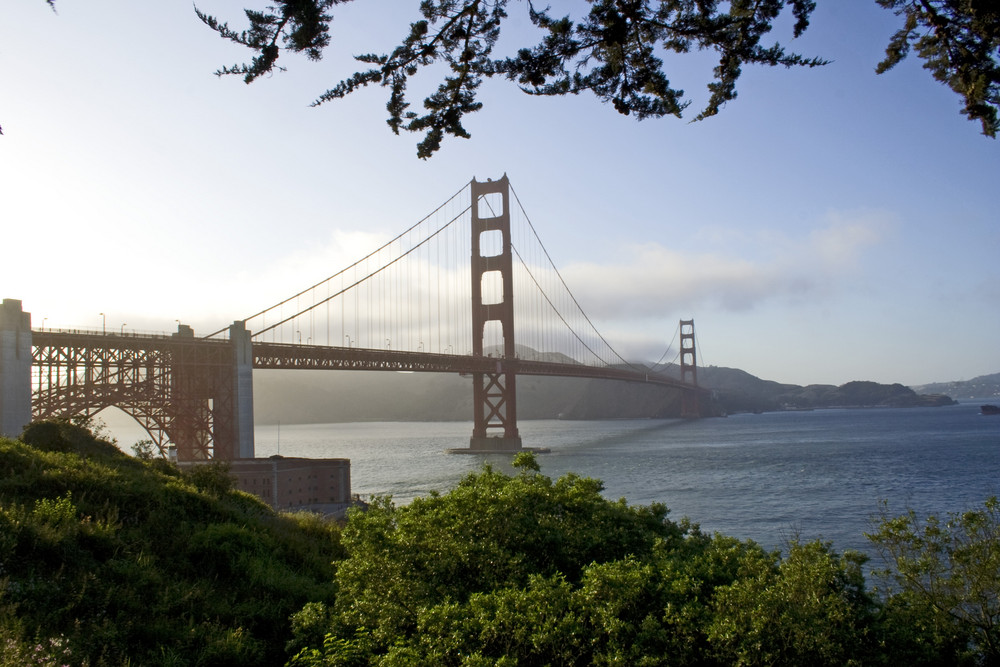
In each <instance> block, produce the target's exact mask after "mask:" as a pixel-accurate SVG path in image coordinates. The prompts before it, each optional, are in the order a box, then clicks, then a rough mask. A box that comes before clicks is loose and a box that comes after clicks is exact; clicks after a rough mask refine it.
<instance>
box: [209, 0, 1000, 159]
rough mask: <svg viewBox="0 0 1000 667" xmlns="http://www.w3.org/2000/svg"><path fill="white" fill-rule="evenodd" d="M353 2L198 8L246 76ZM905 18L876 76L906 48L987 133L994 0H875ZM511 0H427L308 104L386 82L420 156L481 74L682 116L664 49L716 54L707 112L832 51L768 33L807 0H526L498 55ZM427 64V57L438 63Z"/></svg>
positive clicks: (996, 20)
mask: <svg viewBox="0 0 1000 667" xmlns="http://www.w3.org/2000/svg"><path fill="white" fill-rule="evenodd" d="M347 1H349V0H275V1H274V4H273V5H272V6H270V7H269V8H268V9H267V10H265V11H256V10H250V9H247V10H245V13H246V18H247V21H248V22H249V25H250V27H249V28H248V29H246V30H242V31H236V30H233V29H231V28H230V27H229V25H228V24H227V23H224V22H220V21H219V20H218V19H216V18H215V17H214V16H210V15H207V14H204V13H202V12H200V11H199V12H198V15H199V17H200V18H201V20H202V21H204V22H205V24H207V25H208V26H209V27H210V28H212V29H213V30H215V31H217V32H218V33H219V34H220V35H221V36H222V37H224V38H226V39H229V40H231V41H233V42H236V43H238V44H241V45H243V46H246V47H248V48H250V49H251V50H252V51H253V52H255V53H256V55H255V56H254V58H253V59H252V60H251V61H250V62H249V63H243V64H237V65H233V66H227V67H223V68H221V69H220V70H219V71H218V74H221V75H225V74H236V75H240V76H242V77H243V79H244V80H245V81H246V82H247V83H250V82H252V81H253V80H255V79H257V78H258V77H260V76H261V75H263V74H266V73H269V72H272V71H274V70H275V69H281V68H280V67H278V66H277V60H278V57H279V55H280V53H281V50H282V49H285V50H287V51H290V52H300V53H305V54H306V55H307V56H308V57H309V58H311V59H319V58H320V57H322V52H323V49H324V48H325V47H326V46H327V45H328V44H329V43H330V24H331V21H332V20H333V16H332V13H331V10H332V9H333V6H334V5H337V4H342V3H344V2H347ZM876 1H877V2H878V4H879V5H881V6H882V7H884V8H886V9H891V10H893V11H895V13H896V14H898V15H900V16H901V17H902V18H903V21H904V25H903V27H902V28H900V30H899V31H898V32H896V34H895V35H894V36H893V37H892V39H891V41H890V43H889V45H888V47H887V49H886V57H885V59H884V60H883V61H882V62H881V63H879V64H878V67H877V69H876V71H878V72H879V73H882V72H885V71H886V70H888V69H890V68H892V67H893V66H894V65H896V64H897V63H898V62H899V61H900V60H902V59H903V58H905V57H906V55H907V54H908V53H909V51H910V49H911V47H912V48H915V49H916V52H917V54H918V56H919V57H920V58H922V59H923V60H924V61H925V63H924V67H926V68H927V69H928V70H930V71H931V73H932V74H933V76H934V77H935V78H936V79H937V80H938V81H941V82H943V83H945V84H946V85H948V86H949V87H950V88H951V89H952V90H954V91H955V92H957V93H958V94H959V95H961V96H962V97H963V99H964V100H965V109H964V112H965V114H966V115H967V116H968V117H969V118H970V119H975V120H979V121H980V122H981V123H982V126H983V133H984V134H986V135H988V136H991V137H994V138H995V137H996V132H997V127H998V124H997V123H998V121H997V105H998V102H1000V9H998V6H997V4H996V3H995V2H992V1H991V0H876ZM512 4H514V3H512V2H511V0H423V1H422V2H421V3H420V5H419V13H420V18H419V19H418V20H416V21H414V22H412V23H411V24H410V29H409V33H408V34H407V35H405V36H404V37H403V38H402V39H401V40H400V41H399V44H398V45H397V46H395V47H394V48H393V49H392V50H391V51H389V52H387V53H368V54H364V55H360V56H357V60H358V61H359V62H360V63H363V65H364V68H363V69H361V70H360V71H358V72H356V73H354V74H353V75H351V76H349V77H347V78H345V79H343V80H342V81H340V82H339V83H337V84H336V85H335V86H333V87H332V88H330V89H329V90H327V91H326V92H324V93H322V94H321V95H320V96H319V97H318V98H317V99H316V101H315V102H314V105H319V104H322V103H324V102H327V101H330V100H334V99H338V98H343V97H346V96H347V95H350V94H351V93H353V92H355V91H357V90H358V89H360V88H364V87H367V86H371V85H377V86H382V87H385V88H388V89H389V101H388V103H387V105H386V109H387V110H388V112H389V117H388V119H387V122H388V124H389V126H390V127H391V128H392V130H393V132H395V133H397V134H398V133H399V132H400V131H401V130H406V131H410V132H417V133H422V134H423V135H424V136H423V139H422V141H420V142H419V144H418V145H417V155H418V156H419V157H422V158H427V157H430V156H431V155H433V154H434V153H435V152H436V151H437V150H438V149H439V148H440V147H441V141H442V139H443V138H444V136H445V135H446V134H448V135H452V136H455V137H462V138H468V137H469V133H468V131H467V130H466V129H465V127H464V126H463V119H464V117H465V115H466V114H469V113H472V112H475V111H478V110H479V109H481V108H482V103H481V102H479V101H478V98H477V94H478V90H479V87H480V85H481V84H482V82H483V81H484V80H485V79H488V78H502V79H506V80H508V81H511V82H513V83H515V84H516V85H517V86H518V87H520V89H521V90H523V91H524V92H526V93H529V94H532V95H565V94H579V93H583V92H590V93H592V94H594V95H595V96H597V98H598V99H600V100H601V101H602V102H607V103H610V104H612V105H613V106H614V108H615V109H616V110H617V111H619V112H620V113H622V114H625V115H634V116H635V117H636V118H638V119H643V118H649V117H661V116H676V117H678V118H679V117H681V115H682V113H683V112H684V110H685V109H686V108H687V106H688V105H689V104H690V100H688V99H687V97H686V96H685V93H684V91H683V90H681V89H679V88H677V87H676V86H674V85H672V84H671V83H670V77H669V75H668V71H667V68H666V65H665V63H664V58H665V57H668V56H670V55H672V54H685V53H689V52H691V51H693V50H698V51H710V52H714V53H715V55H716V57H717V64H716V66H715V68H714V70H713V79H712V80H711V81H710V82H709V83H708V91H709V98H708V101H707V102H706V103H705V106H704V108H703V109H701V110H700V111H699V112H698V113H697V114H696V115H695V116H694V120H702V119H705V118H707V117H709V116H713V115H715V114H717V113H718V112H719V110H720V109H721V108H722V106H723V105H724V104H725V103H726V102H729V101H731V100H733V99H735V98H736V94H737V91H736V84H737V81H738V80H739V77H740V75H741V73H742V70H743V67H744V66H745V65H770V66H775V65H783V66H785V67H793V66H805V67H815V66H818V65H823V64H826V62H827V61H825V60H823V59H821V58H817V57H811V58H810V57H804V56H801V55H799V54H796V53H792V52H789V51H786V50H785V48H784V47H782V46H781V45H780V44H778V43H777V42H774V43H770V44H768V43H765V42H764V40H765V38H766V37H768V35H769V34H770V33H771V30H772V28H773V26H774V23H775V20H776V19H777V18H778V17H779V16H780V15H781V14H782V12H784V11H786V10H789V11H790V12H791V14H792V17H793V18H794V27H793V33H792V36H793V37H798V36H800V35H801V34H802V33H803V31H805V30H806V28H807V27H808V26H809V19H810V15H811V14H812V12H813V10H814V9H815V2H813V1H812V0H754V1H751V0H734V1H733V2H726V3H723V2H718V1H717V0H590V1H589V2H588V3H587V7H588V9H587V11H586V12H585V13H581V15H579V16H576V17H574V16H571V15H570V14H566V15H561V16H560V15H556V14H554V13H553V12H552V10H551V9H550V8H549V7H545V8H540V7H538V6H536V5H535V4H534V3H533V2H531V1H530V0H525V1H524V2H523V3H521V4H522V6H523V7H524V8H525V9H526V11H527V15H528V18H529V20H530V21H531V23H532V24H533V25H534V26H535V27H536V28H537V29H538V30H539V32H540V39H539V41H538V42H537V43H535V44H527V45H523V46H520V47H519V48H517V49H516V53H515V54H514V55H507V56H498V55H496V54H495V52H494V51H495V47H496V45H497V42H498V39H499V38H500V34H501V28H502V27H503V25H504V22H505V21H506V20H507V19H508V14H507V10H508V7H509V6H511V5H512ZM435 66H436V67H435ZM440 66H444V67H443V71H444V72H445V74H444V76H443V78H442V79H441V80H440V83H439V84H438V85H437V89H436V90H435V91H434V92H433V93H431V94H430V95H428V96H427V97H425V98H424V100H423V101H422V109H421V110H419V111H418V110H415V109H414V108H413V107H412V105H411V102H410V101H409V99H408V91H407V88H408V85H409V83H410V82H411V79H413V78H414V77H415V76H416V75H417V74H418V73H419V72H420V71H422V70H427V69H431V68H432V67H433V68H434V72H435V73H436V72H440V71H442V68H441V67H440Z"/></svg>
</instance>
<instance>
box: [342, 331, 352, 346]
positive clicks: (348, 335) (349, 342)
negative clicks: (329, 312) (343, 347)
mask: <svg viewBox="0 0 1000 667" xmlns="http://www.w3.org/2000/svg"><path fill="white" fill-rule="evenodd" d="M344 338H346V339H347V347H350V346H351V336H350V334H344Z"/></svg>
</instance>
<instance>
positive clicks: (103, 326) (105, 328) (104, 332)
mask: <svg viewBox="0 0 1000 667" xmlns="http://www.w3.org/2000/svg"><path fill="white" fill-rule="evenodd" d="M98 315H100V316H101V335H102V336H107V335H108V316H107V315H105V314H104V313H98Z"/></svg>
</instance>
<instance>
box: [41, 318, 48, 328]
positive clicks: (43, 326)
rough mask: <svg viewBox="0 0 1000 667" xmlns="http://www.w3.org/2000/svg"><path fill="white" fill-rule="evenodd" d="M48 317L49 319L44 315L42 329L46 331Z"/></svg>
mask: <svg viewBox="0 0 1000 667" xmlns="http://www.w3.org/2000/svg"><path fill="white" fill-rule="evenodd" d="M47 319H49V318H47V317H43V318H42V331H45V320H47Z"/></svg>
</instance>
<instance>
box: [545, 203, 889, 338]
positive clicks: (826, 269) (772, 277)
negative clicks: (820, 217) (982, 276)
mask: <svg viewBox="0 0 1000 667" xmlns="http://www.w3.org/2000/svg"><path fill="white" fill-rule="evenodd" d="M891 228H892V224H891V217H890V216H888V215H886V214H885V213H878V212H875V213H871V212H860V213H853V214H851V213H841V212H833V213H830V214H828V215H827V216H826V219H825V220H824V224H823V226H821V227H818V228H816V229H814V230H812V231H810V232H809V233H807V234H805V235H804V236H801V237H799V238H795V237H791V236H788V235H785V234H778V233H776V232H774V231H772V230H766V231H763V232H760V233H758V234H756V235H754V236H747V235H746V234H745V233H744V232H742V231H737V232H734V238H736V239H739V241H740V243H739V244H738V246H735V247H734V245H733V244H732V243H729V242H727V240H726V238H725V236H722V235H719V234H715V235H713V237H714V238H715V239H716V241H715V242H714V243H712V244H710V245H712V246H721V247H720V248H716V247H710V248H708V249H706V250H704V251H702V252H681V251H678V250H674V249H671V248H667V247H665V246H663V245H662V244H660V243H656V242H650V243H644V244H633V245H626V246H623V247H622V248H621V250H620V251H619V252H618V253H617V260H616V261H611V262H608V263H593V262H588V263H578V264H572V265H569V266H566V267H564V268H562V269H560V272H561V273H562V275H563V276H564V278H565V279H566V282H567V284H569V285H570V288H571V289H572V290H573V291H574V293H575V294H576V295H577V296H578V298H579V299H580V301H581V302H582V303H583V304H584V308H585V309H586V310H587V312H588V314H590V315H591V316H593V317H596V318H601V319H605V318H609V319H610V318H620V317H630V318H635V317H639V316H643V315H644V316H647V317H661V316H663V314H664V313H667V312H677V310H679V309H680V310H683V309H685V308H690V307H692V306H694V305H699V306H704V305H705V304H706V303H714V304H716V305H718V306H720V307H722V308H723V309H726V310H731V311H738V310H748V309H752V308H754V307H755V306H757V305H758V304H761V303H763V302H766V301H771V300H774V299H784V300H787V301H793V302H794V301H800V300H805V299H809V300H814V299H817V298H823V297H824V296H826V295H829V294H831V293H832V292H835V291H837V290H838V288H839V287H840V284H841V283H842V282H843V280H844V279H845V278H846V277H848V276H856V275H858V272H859V271H863V267H860V268H859V265H860V264H861V260H862V259H863V257H864V255H865V252H866V251H867V250H869V249H870V248H871V247H873V246H875V245H878V244H879V243H881V242H882V241H883V240H884V239H885V238H886V236H887V235H888V234H889V233H890V231H891Z"/></svg>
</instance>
